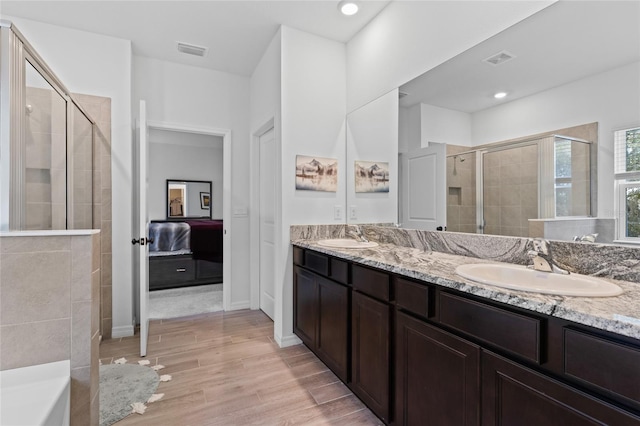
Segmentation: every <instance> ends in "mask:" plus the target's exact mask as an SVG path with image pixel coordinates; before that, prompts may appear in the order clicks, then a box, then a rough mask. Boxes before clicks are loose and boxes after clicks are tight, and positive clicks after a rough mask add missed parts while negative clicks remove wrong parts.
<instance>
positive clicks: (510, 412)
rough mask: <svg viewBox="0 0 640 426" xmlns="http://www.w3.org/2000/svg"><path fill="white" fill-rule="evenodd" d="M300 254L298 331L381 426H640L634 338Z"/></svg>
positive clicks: (639, 364) (639, 357)
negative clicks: (344, 283)
mask: <svg viewBox="0 0 640 426" xmlns="http://www.w3.org/2000/svg"><path fill="white" fill-rule="evenodd" d="M296 249H297V250H294V262H295V263H296V264H297V265H299V266H294V299H295V303H294V324H295V325H294V327H295V332H296V334H297V335H298V336H300V338H301V339H302V340H303V341H304V342H305V343H306V344H307V345H308V346H309V347H310V348H312V349H313V350H314V351H315V352H316V354H318V357H319V358H320V359H322V360H323V361H324V362H325V363H326V364H327V366H329V367H330V368H331V369H332V370H333V371H334V372H335V373H336V374H337V375H338V376H339V377H340V378H341V379H342V380H343V381H344V382H345V383H347V384H348V386H349V387H350V388H351V390H352V391H353V393H354V394H356V395H357V396H358V397H359V398H360V399H361V400H362V401H363V402H364V403H365V404H366V405H367V406H368V407H369V408H370V409H371V410H372V411H373V412H374V413H375V414H376V415H378V416H379V417H380V418H381V419H382V420H383V421H385V423H387V424H390V423H393V424H397V425H403V426H404V425H420V426H421V425H479V424H482V425H498V424H501V425H518V426H520V425H525V426H526V425H536V426H537V425H545V426H546V425H558V426H560V425H562V426H564V425H571V426H574V425H582V424H584V425H595V424H601V425H602V424H606V425H616V426H617V425H638V426H640V342H638V340H636V339H632V338H628V337H624V336H620V335H618V334H614V333H609V332H605V331H602V330H599V329H595V328H592V327H588V326H585V325H581V324H577V323H573V322H570V321H566V320H563V319H559V318H556V317H551V316H548V315H544V314H541V313H537V312H533V311H531V310H527V309H520V308H517V307H513V306H510V305H505V304H502V303H499V302H496V301H493V300H488V299H485V298H482V297H478V296H473V295H469V294H466V293H462V292H459V291H456V290H453V289H448V288H445V287H441V286H437V285H435V284H431V283H427V282H424V281H420V280H416V279H411V278H406V277H403V276H399V275H395V274H390V273H388V272H386V271H383V270H378V269H375V268H371V267H366V266H362V265H360V264H357V263H350V262H346V261H343V260H341V259H337V258H334V257H331V256H327V255H324V254H321V253H317V252H314V251H311V250H303V249H299V248H296ZM302 264H306V265H307V266H308V268H303V267H301V266H302ZM308 269H313V270H314V271H315V272H312V271H310V270H308ZM320 274H322V276H321V275H320ZM349 277H350V283H351V287H347V286H344V285H342V284H340V283H341V282H343V281H341V280H344V281H346V282H349ZM329 278H331V279H329ZM343 343H344V345H342V344H343ZM347 348H350V349H347ZM345 360H346V361H345ZM345 371H347V373H348V374H345V373H344V372H345ZM345 377H346V378H345Z"/></svg>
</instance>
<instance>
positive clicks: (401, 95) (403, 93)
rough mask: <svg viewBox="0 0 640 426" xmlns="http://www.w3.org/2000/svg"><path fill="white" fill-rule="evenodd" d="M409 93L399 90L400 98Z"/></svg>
mask: <svg viewBox="0 0 640 426" xmlns="http://www.w3.org/2000/svg"><path fill="white" fill-rule="evenodd" d="M408 95H409V94H408V93H407V92H401V91H398V99H402V98H404V97H405V96H408Z"/></svg>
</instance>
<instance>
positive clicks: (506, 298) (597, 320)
mask: <svg viewBox="0 0 640 426" xmlns="http://www.w3.org/2000/svg"><path fill="white" fill-rule="evenodd" d="M291 243H292V244H293V245H295V246H298V247H303V248H308V249H312V250H315V251H318V252H321V253H325V254H328V255H331V256H335V257H338V258H342V259H346V260H351V261H353V262H356V263H360V264H363V265H368V266H372V267H375V268H379V269H382V270H385V271H389V272H393V273H395V274H398V275H403V276H406V277H409V278H416V279H419V280H424V281H428V282H430V283H434V284H437V285H440V286H443V287H448V288H453V289H455V290H458V291H462V292H464V293H469V294H473V295H476V296H480V297H484V298H487V299H490V300H495V301H498V302H501V303H505V304H508V305H512V306H517V307H519V308H524V309H528V310H530V311H534V312H540V313H543V314H546V315H550V316H553V317H557V318H562V319H565V320H569V321H573V322H576V323H579V324H584V325H587V326H591V327H594V328H598V329H601V330H606V331H610V332H613V333H617V334H621V335H624V336H628V337H632V338H635V339H640V285H639V284H637V283H632V282H628V281H619V280H613V279H608V278H601V279H604V280H606V281H609V282H612V283H615V284H617V285H618V286H620V287H621V288H622V290H623V291H624V293H623V294H621V295H620V296H614V297H572V296H557V295H546V294H539V293H533V292H524V291H517V290H510V289H506V288H501V287H495V286H491V285H485V284H480V283H476V282H474V281H471V280H468V279H466V278H463V277H461V276H459V275H457V274H456V273H455V269H456V267H457V266H459V265H463V264H469V263H500V262H495V261H490V260H486V259H478V258H474V257H466V256H459V255H453V254H447V253H441V252H436V251H424V250H421V249H418V248H410V247H402V246H398V245H394V244H379V246H378V247H375V248H371V249H355V250H354V249H333V248H327V247H323V246H320V245H318V244H317V243H316V242H315V241H313V240H292V241H291Z"/></svg>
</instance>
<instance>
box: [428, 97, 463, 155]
mask: <svg viewBox="0 0 640 426" xmlns="http://www.w3.org/2000/svg"><path fill="white" fill-rule="evenodd" d="M420 121H421V123H420V124H421V125H420V128H421V139H420V146H421V147H423V148H424V147H426V146H427V145H428V144H429V142H436V143H446V144H453V145H462V146H470V145H471V114H468V113H466V112H460V111H454V110H451V109H447V108H440V107H437V106H433V105H427V104H420Z"/></svg>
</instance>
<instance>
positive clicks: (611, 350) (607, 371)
mask: <svg viewBox="0 0 640 426" xmlns="http://www.w3.org/2000/svg"><path fill="white" fill-rule="evenodd" d="M564 345H565V349H564V350H565V352H564V353H565V356H564V372H565V374H567V375H569V376H571V377H574V378H576V379H579V380H581V381H584V382H586V383H589V384H591V385H594V386H597V387H598V388H600V389H604V390H606V391H609V392H613V393H614V394H616V395H619V396H622V397H625V398H628V399H631V400H632V401H634V402H636V403H640V349H639V348H636V347H632V346H628V345H625V344H621V343H617V342H614V341H611V340H608V339H604V338H601V337H596V336H592V335H590V334H586V333H582V332H580V331H576V330H572V329H569V328H565V329H564Z"/></svg>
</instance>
